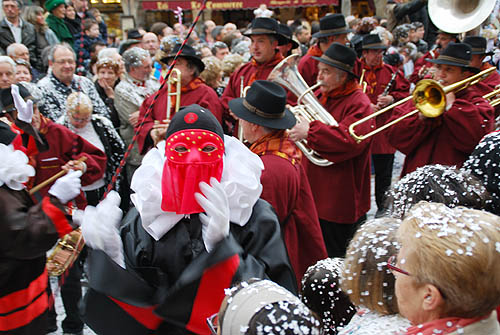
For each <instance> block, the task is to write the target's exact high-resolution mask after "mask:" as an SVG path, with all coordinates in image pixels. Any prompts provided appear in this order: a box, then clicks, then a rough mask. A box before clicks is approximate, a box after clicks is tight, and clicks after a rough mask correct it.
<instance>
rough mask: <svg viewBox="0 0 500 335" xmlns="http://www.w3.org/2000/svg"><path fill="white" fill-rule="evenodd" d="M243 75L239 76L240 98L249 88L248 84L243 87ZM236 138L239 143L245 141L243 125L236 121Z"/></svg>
mask: <svg viewBox="0 0 500 335" xmlns="http://www.w3.org/2000/svg"><path fill="white" fill-rule="evenodd" d="M244 80H245V77H244V76H241V77H240V98H244V97H245V96H246V95H247V91H248V89H249V88H250V85H248V86H246V87H245V84H244ZM238 140H239V141H240V142H241V143H245V137H244V136H243V127H242V126H241V124H239V123H238Z"/></svg>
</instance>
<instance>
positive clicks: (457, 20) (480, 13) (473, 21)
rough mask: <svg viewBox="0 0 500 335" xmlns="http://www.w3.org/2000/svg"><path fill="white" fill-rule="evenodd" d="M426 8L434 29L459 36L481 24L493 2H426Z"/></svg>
mask: <svg viewBox="0 0 500 335" xmlns="http://www.w3.org/2000/svg"><path fill="white" fill-rule="evenodd" d="M427 6H428V10H429V17H430V19H431V20H432V22H433V23H434V25H435V26H436V27H438V28H439V29H441V30H442V31H445V32H447V33H452V34H460V33H464V32H466V31H469V30H472V29H474V28H476V27H477V26H479V25H480V24H481V23H483V21H484V20H486V18H487V17H488V16H489V15H490V14H491V12H493V8H494V7H495V0H428V4H427Z"/></svg>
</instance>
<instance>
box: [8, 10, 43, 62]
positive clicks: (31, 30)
mask: <svg viewBox="0 0 500 335" xmlns="http://www.w3.org/2000/svg"><path fill="white" fill-rule="evenodd" d="M22 24H23V26H22V28H21V43H22V44H24V45H25V46H26V47H27V48H28V50H29V52H30V63H31V65H32V66H33V67H35V68H36V69H37V70H39V71H41V70H42V69H41V59H40V55H41V50H39V49H38V43H37V34H36V31H35V27H34V26H33V25H32V24H31V23H29V22H26V21H24V20H23V23H22ZM12 43H16V41H15V39H14V35H12V32H11V31H10V28H9V25H8V24H7V21H6V19H5V18H4V19H2V21H0V52H1V53H2V54H4V55H6V54H7V47H8V46H9V45H11V44H12Z"/></svg>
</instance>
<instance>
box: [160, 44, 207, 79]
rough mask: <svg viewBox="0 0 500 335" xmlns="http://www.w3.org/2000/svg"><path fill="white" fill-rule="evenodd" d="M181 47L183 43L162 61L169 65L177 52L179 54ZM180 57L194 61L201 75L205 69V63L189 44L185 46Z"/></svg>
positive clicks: (177, 45) (175, 46)
mask: <svg viewBox="0 0 500 335" xmlns="http://www.w3.org/2000/svg"><path fill="white" fill-rule="evenodd" d="M181 45H182V44H181V43H177V44H176V45H174V48H173V49H172V51H171V52H170V53H169V54H168V55H167V56H166V57H163V58H162V59H161V61H162V62H163V63H165V64H167V63H168V61H169V60H170V59H172V58H174V57H175V55H176V54H177V52H179V49H180V48H181ZM179 57H184V58H186V59H188V60H190V61H192V62H193V63H194V64H195V65H196V67H197V68H198V70H199V71H200V73H201V72H202V71H203V70H204V69H205V64H203V61H202V60H201V58H200V57H199V56H198V54H197V53H196V50H194V49H193V47H192V46H190V45H188V44H185V45H184V48H183V49H182V52H181V53H180V55H179Z"/></svg>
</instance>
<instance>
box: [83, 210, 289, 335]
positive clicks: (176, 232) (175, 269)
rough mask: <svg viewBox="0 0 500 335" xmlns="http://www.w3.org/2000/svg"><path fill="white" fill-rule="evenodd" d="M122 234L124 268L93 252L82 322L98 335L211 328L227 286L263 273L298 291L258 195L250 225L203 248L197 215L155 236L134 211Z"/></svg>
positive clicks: (271, 216) (275, 226) (273, 221)
mask: <svg viewBox="0 0 500 335" xmlns="http://www.w3.org/2000/svg"><path fill="white" fill-rule="evenodd" d="M120 234H121V238H122V241H123V248H124V254H125V263H126V267H127V268H126V269H123V268H121V267H120V266H118V265H117V264H116V263H114V262H113V261H112V260H111V259H110V258H109V257H108V256H107V255H106V254H105V253H104V252H102V251H99V250H91V251H90V254H89V258H88V265H89V271H88V272H89V286H90V288H89V290H88V292H87V294H86V296H85V298H84V301H83V305H82V308H83V314H84V321H85V322H86V323H87V324H88V325H89V326H90V327H91V328H92V329H93V330H94V331H95V332H96V333H97V334H134V335H139V334H151V333H154V334H190V333H196V334H209V330H208V327H207V326H206V322H205V320H206V318H207V317H208V316H210V315H212V314H214V313H216V312H218V310H219V306H220V303H221V301H222V299H223V297H224V289H225V288H228V287H231V286H233V285H234V284H236V283H238V282H239V281H241V280H246V279H249V278H253V277H256V278H268V279H271V280H272V281H274V282H276V283H278V284H280V285H281V286H283V287H285V288H287V289H288V290H290V291H291V292H294V293H296V292H297V284H296V282H295V277H294V274H293V271H292V268H291V265H290V262H289V260H288V255H287V252H286V249H285V245H284V242H283V240H282V238H281V232H280V227H279V222H278V218H277V216H276V214H275V212H274V210H273V209H272V207H271V206H270V205H269V203H267V202H266V201H264V200H258V201H257V203H256V204H255V205H254V207H253V212H252V216H251V217H250V219H249V221H248V223H247V224H246V225H245V226H243V227H241V226H239V225H237V224H231V225H230V233H229V236H228V237H227V238H225V239H223V240H222V241H220V242H219V243H218V244H217V245H216V246H215V247H214V250H212V251H211V252H210V253H208V252H207V251H206V250H205V247H204V244H203V240H202V233H201V222H200V220H199V218H198V215H197V214H195V215H191V216H190V218H189V219H188V218H185V219H182V220H181V221H179V222H178V223H177V224H176V225H175V226H174V227H173V228H172V229H171V230H170V231H169V232H168V233H167V234H165V235H164V236H163V237H162V238H161V239H160V240H158V241H156V240H154V239H153V238H152V237H151V236H150V235H149V234H148V233H147V232H146V231H145V230H144V229H143V227H142V224H141V219H140V215H139V214H138V212H137V210H136V209H135V208H134V209H132V210H131V211H130V212H129V213H128V214H127V216H126V217H125V218H124V220H123V226H122V228H121V233H120Z"/></svg>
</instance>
